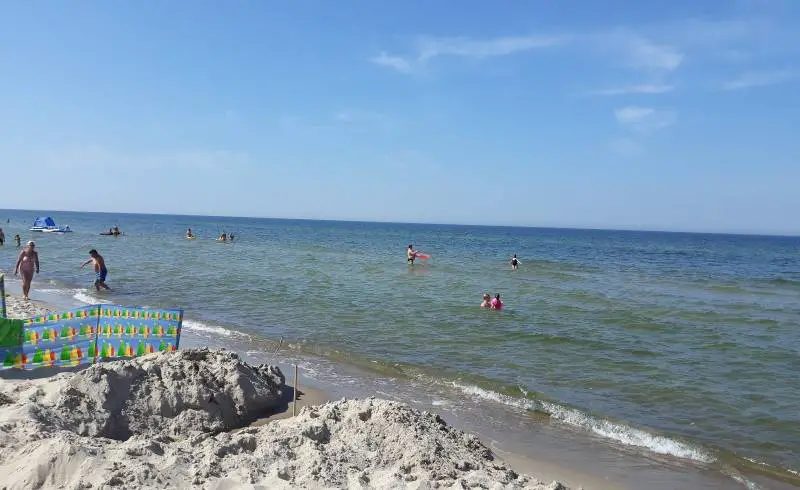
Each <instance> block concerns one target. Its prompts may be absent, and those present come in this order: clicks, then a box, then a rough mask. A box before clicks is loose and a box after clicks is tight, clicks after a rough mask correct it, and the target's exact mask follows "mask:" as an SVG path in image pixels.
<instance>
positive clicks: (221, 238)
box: [217, 231, 228, 242]
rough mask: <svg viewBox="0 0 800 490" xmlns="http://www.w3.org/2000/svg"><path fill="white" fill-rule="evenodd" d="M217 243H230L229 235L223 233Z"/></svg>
mask: <svg viewBox="0 0 800 490" xmlns="http://www.w3.org/2000/svg"><path fill="white" fill-rule="evenodd" d="M217 241H218V242H226V241H228V234H227V233H225V232H224V231H223V232H222V235H220V236H219V238H217Z"/></svg>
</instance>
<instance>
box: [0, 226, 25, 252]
mask: <svg viewBox="0 0 800 490" xmlns="http://www.w3.org/2000/svg"><path fill="white" fill-rule="evenodd" d="M21 241H22V238H20V236H19V234H17V235H14V242H15V243H16V244H17V248H19V245H20V242H21ZM5 243H6V234H5V233H3V229H2V228H0V247H2V246H3V245H5Z"/></svg>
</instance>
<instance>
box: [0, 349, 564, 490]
mask: <svg viewBox="0 0 800 490" xmlns="http://www.w3.org/2000/svg"><path fill="white" fill-rule="evenodd" d="M285 389H286V387H285V384H284V378H283V375H282V374H281V372H280V370H278V369H277V368H275V367H271V366H265V365H262V366H259V367H253V366H250V365H248V364H247V363H245V362H243V361H241V360H240V359H239V358H238V356H236V355H235V354H232V353H230V352H226V351H211V350H207V349H201V350H191V349H190V350H184V351H178V352H170V353H161V354H153V355H150V356H145V357H142V358H137V359H132V360H120V361H114V362H109V363H104V364H100V365H96V366H93V367H91V368H88V369H85V370H83V371H80V372H78V373H63V374H59V375H57V376H54V377H52V378H47V379H41V380H17V381H4V380H0V475H2V476H1V477H0V489H4V490H5V489H9V490H10V489H23V488H24V489H28V488H111V487H116V488H208V489H219V488H287V489H288V488H315V489H316V488H533V489H540V490H543V489H560V488H563V487H562V486H560V485H559V484H557V483H555V482H553V483H551V484H549V485H544V484H541V483H539V482H537V481H536V480H534V479H532V478H529V477H527V476H521V475H518V474H517V473H515V472H514V471H513V470H511V469H510V468H509V467H508V466H506V465H505V464H504V463H503V462H501V461H499V460H496V459H495V458H494V456H493V454H492V452H491V451H490V450H489V449H488V448H487V447H485V446H484V445H483V444H482V443H481V442H480V441H479V440H478V439H477V438H476V437H474V436H472V435H469V434H465V433H464V432H462V431H459V430H456V429H454V428H451V427H449V426H448V425H447V424H446V423H445V422H444V420H442V419H441V418H440V417H438V416H437V415H434V414H431V413H428V412H422V411H419V410H415V409H412V408H410V407H408V406H406V405H403V404H400V403H396V402H391V401H387V400H378V399H366V400H342V401H337V402H330V403H327V404H325V405H321V406H318V407H309V408H305V409H303V410H302V411H301V412H300V414H299V415H298V416H297V417H294V418H291V419H286V420H280V421H272V422H270V423H267V424H265V425H260V426H252V427H246V428H244V429H242V430H238V431H231V429H235V428H241V427H245V426H246V425H248V424H249V422H251V421H252V420H254V419H255V418H256V417H259V416H261V415H263V414H265V413H266V412H269V411H271V410H273V409H278V408H280V407H281V406H282V405H284V403H285V402H284V401H283V395H284V390H285Z"/></svg>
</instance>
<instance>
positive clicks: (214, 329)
mask: <svg viewBox="0 0 800 490" xmlns="http://www.w3.org/2000/svg"><path fill="white" fill-rule="evenodd" d="M183 328H186V329H188V330H194V331H196V332H206V333H213V334H216V335H224V336H226V337H230V336H231V335H233V334H236V333H237V332H234V331H233V330H228V329H227V328H223V327H219V326H214V325H207V324H205V323H202V322H198V321H195V320H183Z"/></svg>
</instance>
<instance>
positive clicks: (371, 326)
mask: <svg viewBox="0 0 800 490" xmlns="http://www.w3.org/2000/svg"><path fill="white" fill-rule="evenodd" d="M39 215H46V216H52V217H53V218H54V219H55V221H56V223H58V224H59V225H69V226H70V227H71V229H72V230H74V232H73V233H68V234H63V235H62V234H49V233H35V232H30V231H28V228H29V227H30V225H31V224H32V223H33V221H34V218H35V217H36V216H39ZM0 219H2V221H1V222H0V226H2V228H3V229H4V231H5V235H6V245H5V246H4V247H2V248H0V271H5V272H6V278H7V279H6V280H7V282H9V283H11V286H10V287H14V278H13V267H14V263H15V260H16V255H17V251H16V247H15V246H14V243H13V236H14V235H15V234H20V235H21V237H22V240H23V244H24V242H26V241H27V240H30V239H32V240H35V241H36V245H37V250H38V251H39V255H40V261H41V274H40V275H39V276H37V277H36V278H35V280H34V290H33V293H32V297H33V298H34V299H36V298H39V299H48V300H49V301H55V302H56V303H57V304H59V305H63V306H64V307H68V306H76V305H79V304H85V303H97V302H110V303H117V304H122V305H131V306H134V305H141V306H150V307H170V308H172V307H179V308H183V309H184V310H185V321H184V330H183V332H184V333H183V337H182V346H204V345H208V346H211V347H225V348H229V349H234V350H237V351H239V352H241V353H242V355H244V356H247V358H248V359H250V360H252V361H253V362H272V363H279V364H282V365H292V364H298V365H299V366H300V370H301V373H302V380H301V382H302V383H309V384H310V385H311V384H317V385H318V386H322V387H324V389H325V390H327V391H328V392H329V393H332V394H333V395H334V396H351V397H352V396H367V395H375V396H381V397H386V398H392V399H397V400H401V401H404V402H407V403H410V404H412V405H414V406H417V407H420V408H423V409H426V410H431V411H436V412H439V413H442V414H443V415H444V416H445V418H446V419H447V420H449V421H452V422H453V423H454V424H455V425H457V426H459V427H461V428H464V429H466V430H471V431H473V432H477V433H478V434H479V435H481V436H482V437H483V438H484V440H486V441H488V443H489V444H490V445H491V446H492V447H493V448H496V449H497V450H498V451H508V452H510V453H514V454H522V455H526V456H531V457H533V458H536V459H538V460H541V461H543V464H547V465H552V466H553V467H570V468H573V469H576V468H577V470H576V471H579V472H584V473H585V474H586V477H587V478H590V477H593V478H595V479H596V483H597V487H602V486H604V485H607V486H608V488H612V487H613V488H751V489H757V488H795V487H797V486H800V473H798V471H800V378H799V377H798V375H799V374H800V237H781V236H746V235H721V234H694V233H692V234H690V233H665V232H644V231H611V230H577V229H550V228H513V227H486V226H457V225H432V224H431V225H428V224H397V223H362V222H334V221H308V220H283V219H254V218H228V217H203V216H169V215H139V214H104V213H74V212H55V211H52V212H47V211H19V210H5V211H0ZM112 226H118V227H119V228H120V229H121V231H122V232H123V233H124V235H123V236H120V237H110V236H101V235H100V233H101V232H103V231H107V230H108V229H109V228H110V227H112ZM189 227H191V228H192V230H193V231H194V233H195V234H196V236H197V239H195V240H187V239H186V238H185V232H186V229H187V228H189ZM222 232H226V233H233V234H234V235H235V240H234V241H233V242H232V243H218V242H217V241H216V240H215V239H216V237H217V236H218V235H219V234H220V233H222ZM409 244H413V246H414V248H415V249H417V250H420V251H423V252H425V253H427V254H430V255H431V258H430V259H429V260H426V261H418V262H417V263H416V264H415V265H413V266H409V265H408V264H407V262H406V252H405V251H406V247H407V246H408V245H409ZM91 248H96V249H97V250H98V251H99V252H100V253H101V254H102V255H103V256H104V257H105V259H106V262H107V265H108V269H109V275H108V284H109V285H110V286H111V287H112V288H113V291H111V292H109V293H97V292H95V291H94V288H93V287H92V282H93V280H94V274H93V272H92V271H91V270H89V269H80V268H79V265H80V264H81V263H82V262H83V261H85V260H87V259H88V251H89V249H91ZM513 254H517V256H518V257H519V259H520V267H519V269H518V270H516V271H514V270H512V269H511V266H510V263H509V262H510V259H511V256H512V255H513ZM484 292H486V293H489V294H491V295H494V294H500V295H501V298H502V300H503V301H504V303H505V307H504V309H503V310H501V311H490V310H483V309H481V308H479V304H480V302H481V296H482V295H483V293H484ZM586 487H587V488H593V486H592V485H589V484H587V485H586Z"/></svg>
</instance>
